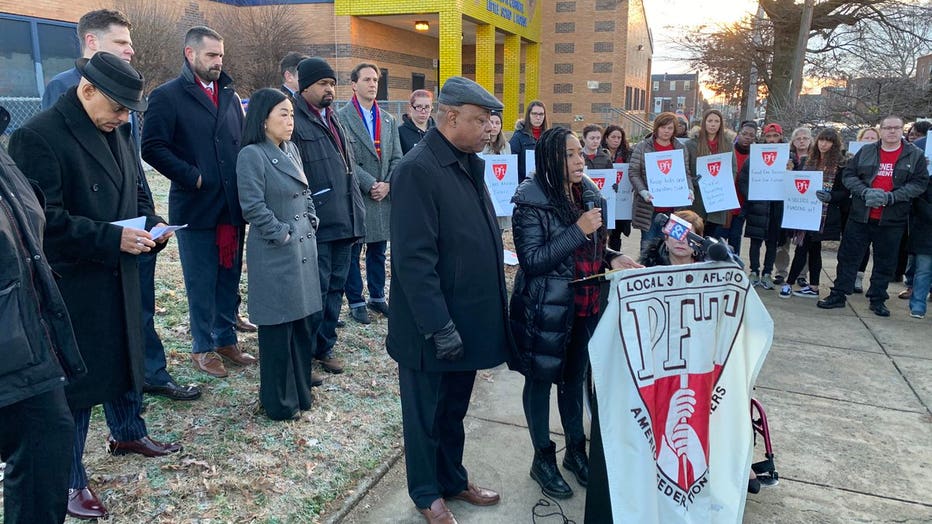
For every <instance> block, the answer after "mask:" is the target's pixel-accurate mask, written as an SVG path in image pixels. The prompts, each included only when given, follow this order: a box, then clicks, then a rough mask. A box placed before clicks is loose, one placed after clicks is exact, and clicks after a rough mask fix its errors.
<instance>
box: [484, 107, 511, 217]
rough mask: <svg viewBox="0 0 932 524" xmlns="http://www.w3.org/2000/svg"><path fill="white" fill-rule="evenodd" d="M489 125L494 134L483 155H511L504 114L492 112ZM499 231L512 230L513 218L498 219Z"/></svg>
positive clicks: (490, 135)
mask: <svg viewBox="0 0 932 524" xmlns="http://www.w3.org/2000/svg"><path fill="white" fill-rule="evenodd" d="M489 123H490V124H492V132H491V133H489V143H488V144H487V145H486V146H485V148H484V149H483V150H482V153H481V154H483V155H510V154H511V144H509V143H508V140H506V139H505V133H503V132H502V114H501V113H500V112H498V111H492V114H490V115H489ZM497 219H498V230H499V231H501V232H504V231H505V230H506V229H511V217H497Z"/></svg>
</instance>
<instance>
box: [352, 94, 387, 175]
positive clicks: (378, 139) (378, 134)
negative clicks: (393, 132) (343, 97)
mask: <svg viewBox="0 0 932 524" xmlns="http://www.w3.org/2000/svg"><path fill="white" fill-rule="evenodd" d="M353 107H355V108H356V112H357V113H359V118H361V119H362V125H364V126H366V131H368V132H369V136H371V137H372V144H373V145H375V154H376V155H378V157H379V160H381V159H382V118H381V116H382V115H381V112H380V111H379V103H378V102H376V101H375V100H373V101H372V121H373V122H374V123H375V130H374V131H373V130H372V129H369V121H368V120H366V116H365V115H364V114H363V112H362V106H361V105H359V100H358V99H357V98H356V94H355V93H354V94H353Z"/></svg>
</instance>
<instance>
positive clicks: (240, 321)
mask: <svg viewBox="0 0 932 524" xmlns="http://www.w3.org/2000/svg"><path fill="white" fill-rule="evenodd" d="M236 330H237V331H239V332H241V333H255V332H256V331H259V327H258V326H256V325H255V324H253V323H252V322H250V321H249V319H247V318H244V317H241V316H240V315H239V314H237V315H236Z"/></svg>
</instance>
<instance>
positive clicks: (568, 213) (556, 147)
mask: <svg viewBox="0 0 932 524" xmlns="http://www.w3.org/2000/svg"><path fill="white" fill-rule="evenodd" d="M569 136H575V135H573V131H572V130H570V129H567V128H565V127H554V128H552V129H548V130H546V131H544V132H543V134H541V135H540V140H538V141H537V146H536V147H535V148H534V166H535V168H536V173H535V174H534V178H535V179H536V180H537V183H538V184H539V185H540V187H541V188H542V189H543V190H544V195H546V196H547V201H548V202H550V203H551V204H552V205H553V207H554V210H555V211H556V214H557V216H558V217H560V220H562V221H563V222H564V223H566V224H572V223H573V222H576V220H578V219H579V215H580V212H579V209H578V208H577V206H575V205H574V204H573V202H572V201H570V199H569V198H568V197H567V196H566V138H567V137H569Z"/></svg>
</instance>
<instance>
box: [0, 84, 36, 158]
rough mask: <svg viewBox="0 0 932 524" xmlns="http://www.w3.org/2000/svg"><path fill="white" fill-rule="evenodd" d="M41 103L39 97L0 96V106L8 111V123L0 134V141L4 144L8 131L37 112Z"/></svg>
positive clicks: (8, 134)
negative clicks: (1, 134)
mask: <svg viewBox="0 0 932 524" xmlns="http://www.w3.org/2000/svg"><path fill="white" fill-rule="evenodd" d="M41 105H42V99H41V98H32V97H19V96H0V106H3V107H5V108H6V110H7V111H9V112H10V125H9V127H7V129H6V132H5V133H4V134H3V136H0V142H2V143H3V145H4V146H6V143H7V140H8V139H9V136H10V133H12V132H13V131H15V130H16V129H17V128H18V127H19V126H21V125H23V124H24V123H25V122H26V121H27V120H29V119H30V118H32V117H33V115H35V114H36V113H38V112H39V111H40V110H41Z"/></svg>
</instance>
